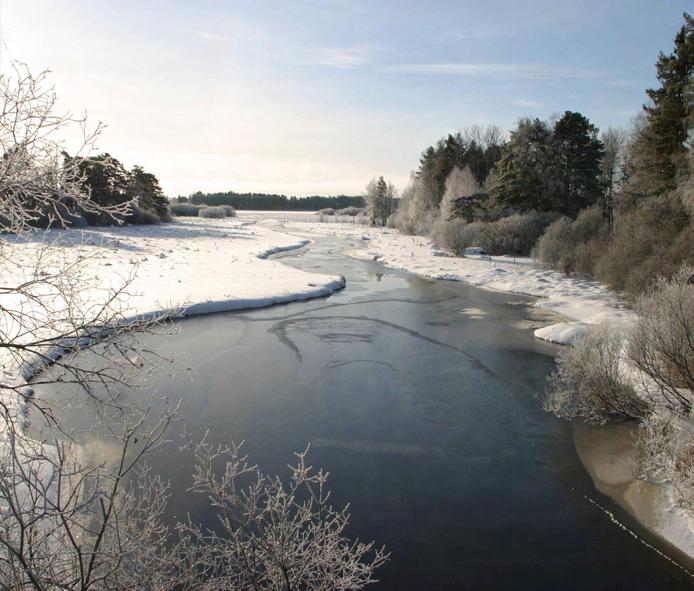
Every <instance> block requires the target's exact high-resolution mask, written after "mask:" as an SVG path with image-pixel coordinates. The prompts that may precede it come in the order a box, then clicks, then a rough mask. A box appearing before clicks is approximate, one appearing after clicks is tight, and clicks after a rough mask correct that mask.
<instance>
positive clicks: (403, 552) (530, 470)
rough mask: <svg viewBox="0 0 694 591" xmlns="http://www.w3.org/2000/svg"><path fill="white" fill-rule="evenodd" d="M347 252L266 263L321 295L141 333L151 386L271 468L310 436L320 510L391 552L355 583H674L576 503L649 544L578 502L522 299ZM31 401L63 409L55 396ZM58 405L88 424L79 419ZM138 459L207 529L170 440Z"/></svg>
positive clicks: (580, 481) (565, 440) (578, 473)
mask: <svg viewBox="0 0 694 591" xmlns="http://www.w3.org/2000/svg"><path fill="white" fill-rule="evenodd" d="M345 248H355V246H354V245H350V244H349V243H347V242H346V241H344V240H338V239H335V238H330V239H321V240H320V241H319V242H318V243H316V244H313V245H311V246H310V247H309V248H308V249H305V250H302V251H296V252H292V253H286V254H284V255H281V258H282V260H283V262H285V263H286V264H289V265H293V266H297V267H300V268H302V269H305V270H309V271H317V272H324V273H329V274H340V273H342V274H344V275H345V276H346V278H347V288H346V289H345V290H344V291H342V292H340V293H338V294H335V295H333V296H332V297H330V298H328V299H323V300H313V301H310V302H302V303H294V304H288V305H283V306H278V307H274V308H268V309H263V310H254V311H248V312H236V313H227V314H218V315H213V316H207V317H197V318H191V319H186V320H184V321H182V322H180V323H179V327H180V332H178V333H177V334H175V335H174V336H168V337H161V336H159V337H157V336H146V337H143V340H145V342H146V344H147V345H149V346H152V347H154V348H155V349H157V350H158V351H159V352H161V353H162V354H163V355H165V356H167V357H171V358H172V359H173V360H174V363H173V369H172V370H171V372H170V373H167V374H166V375H159V376H157V377H156V378H155V379H154V383H153V384H152V388H154V389H156V390H157V391H159V392H161V393H165V394H166V395H167V397H168V398H169V399H172V400H177V399H179V398H181V399H182V400H183V403H182V414H183V415H184V417H185V423H186V426H187V429H188V430H189V431H192V432H193V434H201V433H204V432H205V431H206V430H209V431H210V437H211V440H212V442H226V443H228V442H229V441H231V440H235V441H240V440H245V441H246V446H245V450H246V452H247V453H248V454H249V455H250V459H251V460H252V461H253V462H257V463H258V464H259V465H260V467H261V468H262V469H263V470H264V471H265V472H277V473H281V474H285V473H286V471H285V470H286V465H287V463H288V462H290V461H291V459H292V455H291V454H292V451H296V450H303V449H304V448H305V446H306V444H307V442H310V443H311V453H310V461H311V464H312V465H314V466H320V467H323V468H324V469H326V470H328V471H329V472H330V473H331V480H330V488H331V489H332V490H333V495H334V496H333V500H334V502H335V503H336V504H337V505H341V504H344V503H345V502H347V501H349V502H351V513H352V521H351V526H350V528H351V529H350V534H351V535H353V536H358V537H359V538H360V539H363V540H364V539H365V540H369V539H375V540H376V541H377V543H378V544H379V545H380V544H385V545H386V546H387V547H388V550H390V552H391V555H392V556H391V561H390V562H389V563H388V564H387V565H386V566H385V567H383V568H382V569H381V570H380V571H379V572H378V573H377V574H378V576H379V578H380V580H381V582H380V583H378V584H377V585H374V586H373V587H371V588H373V589H382V590H399V591H403V590H409V589H412V590H434V589H436V590H449V589H450V590H460V589H471V590H481V589H495V590H505V589H508V590H511V589H532V590H542V589H547V590H555V589H562V590H570V589H590V590H602V589H605V590H607V589H629V590H639V589H644V590H646V589H648V590H658V589H687V588H691V587H690V585H691V578H689V577H688V576H687V575H686V574H685V573H684V572H683V571H682V570H681V569H679V568H677V567H676V566H674V565H673V564H671V563H670V562H668V561H667V560H666V559H665V558H663V557H662V556H659V555H658V554H656V553H655V552H654V551H652V550H651V549H649V548H647V547H646V546H645V545H644V544H643V543H642V542H641V541H639V540H638V539H635V538H634V537H633V536H632V535H630V534H629V533H628V532H627V531H625V530H624V529H623V528H621V527H620V526H619V525H618V524H616V523H615V522H614V521H613V520H612V519H611V518H610V516H609V515H608V514H606V513H605V512H604V511H603V510H601V509H600V508H599V507H598V506H596V505H595V504H594V503H592V502H590V501H589V500H588V499H587V498H586V496H587V497H589V498H590V499H593V500H596V501H597V502H599V503H600V504H601V505H602V506H603V507H605V508H607V509H609V511H611V512H613V513H614V515H615V516H616V518H617V519H618V520H619V521H620V522H622V523H624V524H626V525H627V526H628V527H629V528H631V529H632V530H634V531H635V532H636V533H637V534H638V536H640V537H641V538H642V539H644V540H646V541H648V542H649V543H652V544H654V545H656V546H658V547H659V548H661V549H662V548H663V544H662V543H660V542H658V541H656V540H653V539H652V537H650V536H649V534H648V533H646V532H645V531H644V530H643V529H642V528H640V527H639V526H638V525H637V524H635V523H634V522H633V520H631V519H630V518H629V516H628V515H626V514H625V513H624V512H623V511H622V510H621V509H619V507H617V506H616V505H615V504H614V503H612V502H611V501H610V500H609V499H608V498H607V497H604V496H602V495H600V493H598V492H597V491H596V490H595V488H594V486H593V484H592V482H591V480H590V478H589V476H588V475H587V473H586V471H585V470H584V469H583V467H582V466H581V464H580V462H579V459H578V457H577V455H576V452H575V449H574V445H573V439H572V433H571V428H570V426H568V425H566V424H564V423H562V422H560V421H558V420H556V419H554V418H553V417H552V416H549V415H547V414H546V413H544V412H543V411H542V408H541V401H540V400H539V399H538V395H539V394H541V393H542V392H543V390H544V387H545V379H546V375H547V374H548V373H549V372H550V371H552V369H553V367H554V362H553V356H554V354H555V353H556V348H555V347H554V346H552V345H549V344H547V343H544V342H541V341H538V340H535V339H534V338H533V336H532V330H530V329H531V328H532V327H533V326H534V325H536V324H537V320H538V319H537V318H536V317H534V315H535V314H537V311H536V310H534V309H533V308H532V301H531V300H530V299H529V298H524V297H522V296H516V295H509V294H503V293H497V292H491V291H483V290H480V289H478V288H474V287H471V286H467V285H464V284H460V283H450V282H434V281H427V280H422V279H419V278H417V277H415V276H412V275H408V274H406V273H402V272H397V271H392V270H389V269H385V268H383V267H382V266H381V265H379V264H377V263H371V262H366V261H358V260H353V259H349V258H347V257H345V256H343V255H341V254H340V252H341V251H342V250H344V249H345ZM168 369H169V368H167V370H168ZM37 395H39V396H42V397H43V398H47V399H49V400H50V399H52V400H53V403H54V406H55V407H56V408H61V405H60V404H59V400H60V397H61V396H62V395H61V394H58V393H54V392H46V391H45V388H44V389H42V390H41V389H40V390H39V391H38V392H37ZM63 408H64V407H63ZM58 412H60V411H58ZM62 412H65V414H66V415H67V416H66V417H64V418H65V419H66V420H68V421H69V423H70V425H71V426H72V427H79V426H84V425H88V424H89V421H90V418H89V417H88V416H87V415H86V414H85V411H84V410H82V409H80V408H71V409H70V410H69V412H67V411H62ZM91 437H98V436H96V435H92V436H91ZM150 461H151V463H152V464H153V465H155V466H156V467H157V468H158V469H159V470H160V472H161V473H162V475H163V476H164V478H166V479H170V480H171V481H172V485H173V489H174V495H173V497H172V500H171V511H172V516H173V515H174V514H177V515H179V516H180V517H183V516H184V515H185V513H186V512H190V514H191V516H192V517H193V519H199V520H203V521H204V520H206V519H207V518H208V517H209V516H208V515H207V513H206V510H205V506H204V504H203V503H202V499H200V498H198V497H196V496H192V497H191V496H190V495H189V494H188V493H186V492H185V489H186V488H187V486H189V484H190V465H189V464H188V463H187V460H184V459H183V457H182V456H180V455H179V454H177V453H175V447H174V446H173V444H172V445H171V447H169V448H167V449H163V450H161V451H160V452H158V455H157V457H156V458H153V459H152V458H150ZM666 552H670V553H671V554H672V552H671V551H669V550H667V551H666Z"/></svg>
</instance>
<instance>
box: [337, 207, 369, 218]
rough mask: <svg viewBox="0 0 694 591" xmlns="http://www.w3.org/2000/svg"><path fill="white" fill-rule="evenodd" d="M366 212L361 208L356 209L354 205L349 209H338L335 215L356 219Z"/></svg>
mask: <svg viewBox="0 0 694 591" xmlns="http://www.w3.org/2000/svg"><path fill="white" fill-rule="evenodd" d="M362 211H364V210H363V209H362V208H360V207H354V206H353V205H350V206H349V207H343V208H342V209H338V210H337V211H336V212H335V214H336V215H348V216H351V217H354V216H356V215H358V214H359V213H361V212H362Z"/></svg>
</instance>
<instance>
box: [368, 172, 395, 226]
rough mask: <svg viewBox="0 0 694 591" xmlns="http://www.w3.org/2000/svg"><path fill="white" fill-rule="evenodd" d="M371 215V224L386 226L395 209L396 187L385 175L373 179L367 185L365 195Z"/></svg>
mask: <svg viewBox="0 0 694 591" xmlns="http://www.w3.org/2000/svg"><path fill="white" fill-rule="evenodd" d="M364 198H365V199H366V204H367V206H368V208H369V214H370V215H371V224H372V225H380V226H385V225H386V222H387V221H388V218H389V217H390V214H392V213H393V211H394V205H395V187H394V186H393V184H392V183H388V182H386V180H385V179H384V178H383V177H379V178H378V180H376V179H372V180H371V181H370V182H369V184H368V185H367V186H366V194H365V195H364Z"/></svg>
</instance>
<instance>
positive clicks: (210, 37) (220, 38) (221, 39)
mask: <svg viewBox="0 0 694 591" xmlns="http://www.w3.org/2000/svg"><path fill="white" fill-rule="evenodd" d="M193 33H195V35H196V36H197V37H199V38H200V39H203V40H205V41H212V42H213V43H227V42H229V41H231V39H230V38H229V37H226V36H224V35H218V34H217V33H210V32H209V31H193Z"/></svg>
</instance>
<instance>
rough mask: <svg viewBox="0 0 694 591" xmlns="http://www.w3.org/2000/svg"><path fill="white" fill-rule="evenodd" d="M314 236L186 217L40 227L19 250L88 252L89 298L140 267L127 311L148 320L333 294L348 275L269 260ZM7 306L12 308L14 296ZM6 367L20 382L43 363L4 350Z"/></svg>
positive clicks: (8, 275)
mask: <svg viewBox="0 0 694 591" xmlns="http://www.w3.org/2000/svg"><path fill="white" fill-rule="evenodd" d="M309 242H310V241H309V240H307V239H299V238H296V237H293V236H290V235H288V234H286V233H280V232H277V231H273V230H272V229H271V228H268V227H265V226H263V225H262V224H257V223H256V222H255V221H253V220H243V219H238V218H225V219H219V220H215V219H201V218H185V219H181V218H179V219H178V220H177V221H176V222H175V223H173V224H162V225H156V226H123V227H109V228H89V229H85V230H68V231H60V230H52V231H48V232H37V233H36V234H34V235H33V236H31V237H29V238H28V239H24V240H19V239H18V240H15V243H14V244H13V254H14V255H15V257H17V258H21V257H26V258H27V259H29V258H30V257H31V255H32V253H35V252H36V251H38V250H39V249H40V247H41V245H44V244H50V246H51V248H50V250H51V252H52V254H53V255H56V256H58V257H64V258H65V259H66V260H68V261H69V260H74V259H76V258H77V257H79V256H84V253H85V252H88V253H89V258H87V260H86V262H85V265H86V268H85V270H86V273H87V274H88V275H89V276H91V277H93V278H94V279H96V280H97V281H98V284H99V285H98V289H96V288H90V289H92V290H93V291H94V293H93V294H89V293H87V294H83V295H84V297H85V298H87V299H89V297H90V296H93V298H95V299H98V298H99V297H100V296H101V298H103V290H104V289H108V288H109V287H111V288H117V287H118V286H119V285H120V284H121V283H122V282H123V281H124V280H125V279H127V278H128V277H130V276H132V275H133V273H134V280H133V282H132V284H131V285H130V286H129V288H128V292H129V294H130V296H129V298H128V300H127V302H126V306H127V309H126V310H123V311H122V312H123V313H124V315H125V316H126V317H132V318H143V317H148V316H151V315H157V314H160V313H162V311H176V313H177V314H179V315H181V316H192V315H196V314H208V313H212V312H224V311H230V310H239V309H243V308H258V307H264V306H270V305H273V304H280V303H286V302H291V301H296V300H306V299H309V298H315V297H321V296H326V295H329V294H331V293H333V292H334V291H336V290H338V289H341V288H343V287H344V285H345V280H344V278H343V277H339V276H328V275H320V274H315V273H308V272H306V271H301V270H298V269H293V268H291V267H288V266H286V265H283V264H282V263H280V262H278V261H272V260H267V257H268V256H270V255H271V254H273V253H276V252H281V251H286V250H291V249H295V248H301V247H303V246H305V245H306V244H308V243H309ZM13 272H15V273H16V268H15V267H12V266H10V265H7V266H6V267H5V268H0V276H2V278H3V284H4V285H13V284H14V281H18V280H21V279H20V278H19V277H13V276H12V273H13ZM3 297H4V298H7V297H8V296H7V295H5V296H3ZM0 304H2V305H3V306H5V307H6V308H8V307H10V306H11V304H10V303H9V301H8V300H7V299H5V300H3V301H2V302H0ZM0 370H4V375H5V377H4V378H3V379H4V380H5V382H6V383H7V382H8V381H11V382H12V383H14V384H16V383H17V381H26V380H27V379H29V378H30V377H31V374H32V373H33V372H35V371H36V368H35V367H31V366H27V367H23V368H16V367H11V364H10V361H9V357H8V356H7V355H6V354H5V355H4V356H2V353H0ZM1 376H2V372H0V377H1Z"/></svg>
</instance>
